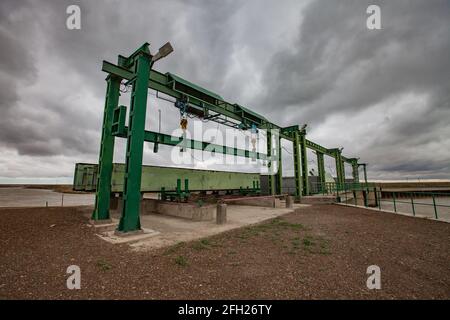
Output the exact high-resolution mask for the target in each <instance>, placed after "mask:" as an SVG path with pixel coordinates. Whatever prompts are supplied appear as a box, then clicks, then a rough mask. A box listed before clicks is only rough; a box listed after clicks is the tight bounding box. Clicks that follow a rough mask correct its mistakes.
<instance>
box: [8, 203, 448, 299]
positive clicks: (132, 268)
mask: <svg viewBox="0 0 450 320" xmlns="http://www.w3.org/2000/svg"><path fill="white" fill-rule="evenodd" d="M89 210H91V209H90V208H89V207H78V208H69V207H67V208H57V207H56V208H36V209H24V208H16V209H7V208H5V209H0V219H1V220H0V221H1V224H0V243H1V253H0V298H1V299H321V298H323V299H336V298H337V299H342V298H349V299H400V298H406V299H417V298H426V299H428V298H436V299H449V298H450V273H449V266H450V241H449V240H450V224H448V223H443V222H437V221H429V220H425V219H417V218H410V217H406V216H401V215H395V214H389V213H378V212H374V211H368V210H365V209H361V208H351V207H343V206H338V205H314V206H311V207H307V208H301V209H298V210H297V211H296V212H295V213H290V214H287V215H285V216H282V217H281V218H275V219H272V220H269V221H266V222H263V223H260V224H257V225H253V226H249V227H244V228H241V229H235V230H231V231H228V232H225V233H222V234H219V235H216V236H212V237H209V238H204V239H202V240H199V241H194V242H187V243H179V244H177V245H174V246H172V247H169V248H162V249H158V250H154V251H149V252H134V251H132V250H131V249H130V247H129V246H127V245H112V244H110V243H107V242H105V241H102V240H100V239H99V238H98V237H97V236H96V235H95V234H94V233H93V230H92V229H93V228H91V227H88V226H87V218H86V217H85V216H84V214H85V213H86V212H87V211H89ZM69 265H78V266H80V268H81V290H68V289H67V288H66V279H67V277H68V275H67V274H66V268H67V267H68V266H69ZM369 265H378V266H379V267H380V268H381V283H382V289H381V290H369V289H367V287H366V280H367V277H368V275H366V269H367V267H368V266H369Z"/></svg>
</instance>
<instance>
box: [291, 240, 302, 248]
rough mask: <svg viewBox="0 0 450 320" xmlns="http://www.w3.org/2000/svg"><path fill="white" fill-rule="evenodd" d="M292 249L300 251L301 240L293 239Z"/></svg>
mask: <svg viewBox="0 0 450 320" xmlns="http://www.w3.org/2000/svg"><path fill="white" fill-rule="evenodd" d="M292 248H293V249H299V248H300V239H293V240H292Z"/></svg>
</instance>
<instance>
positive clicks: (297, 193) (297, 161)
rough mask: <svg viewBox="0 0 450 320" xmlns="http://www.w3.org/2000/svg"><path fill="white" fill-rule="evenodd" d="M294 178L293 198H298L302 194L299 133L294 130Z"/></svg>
mask: <svg viewBox="0 0 450 320" xmlns="http://www.w3.org/2000/svg"><path fill="white" fill-rule="evenodd" d="M293 151H294V180H295V198H296V199H297V200H300V198H301V196H302V180H301V163H300V135H299V133H298V132H297V131H295V132H294V142H293Z"/></svg>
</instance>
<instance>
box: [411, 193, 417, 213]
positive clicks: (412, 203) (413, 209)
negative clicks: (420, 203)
mask: <svg viewBox="0 0 450 320" xmlns="http://www.w3.org/2000/svg"><path fill="white" fill-rule="evenodd" d="M410 196H411V207H412V213H413V216H416V208H415V207H414V197H413V193H412V192H411V193H410Z"/></svg>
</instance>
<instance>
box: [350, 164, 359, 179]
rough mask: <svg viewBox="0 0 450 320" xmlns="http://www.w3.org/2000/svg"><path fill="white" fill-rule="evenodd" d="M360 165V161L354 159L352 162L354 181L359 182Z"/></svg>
mask: <svg viewBox="0 0 450 320" xmlns="http://www.w3.org/2000/svg"><path fill="white" fill-rule="evenodd" d="M358 168H359V165H358V162H356V161H353V162H352V176H353V183H356V184H359V170H358Z"/></svg>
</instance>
